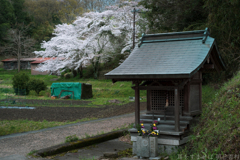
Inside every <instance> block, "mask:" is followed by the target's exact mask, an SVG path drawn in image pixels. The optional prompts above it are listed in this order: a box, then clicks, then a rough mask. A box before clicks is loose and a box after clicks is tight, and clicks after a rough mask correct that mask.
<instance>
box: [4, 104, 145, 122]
mask: <svg viewBox="0 0 240 160" xmlns="http://www.w3.org/2000/svg"><path fill="white" fill-rule="evenodd" d="M146 106H147V104H146V102H141V103H140V109H141V110H146V108H147V107H146ZM134 111H135V106H134V102H131V103H128V104H125V105H109V106H103V107H100V108H90V107H36V109H33V110H32V109H0V120H18V119H28V120H33V121H43V120H47V121H58V122H64V121H75V120H77V119H83V118H106V117H112V116H117V115H122V114H126V113H132V112H134Z"/></svg>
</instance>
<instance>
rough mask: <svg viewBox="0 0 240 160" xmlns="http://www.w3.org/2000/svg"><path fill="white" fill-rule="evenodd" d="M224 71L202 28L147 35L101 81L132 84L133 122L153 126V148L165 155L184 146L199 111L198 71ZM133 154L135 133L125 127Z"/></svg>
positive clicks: (212, 45) (133, 130)
mask: <svg viewBox="0 0 240 160" xmlns="http://www.w3.org/2000/svg"><path fill="white" fill-rule="evenodd" d="M224 69H225V66H224V63H223V61H222V59H221V56H220V53H219V51H218V48H217V44H216V42H215V39H214V38H212V37H210V36H209V31H208V29H206V30H197V31H187V32H173V33H162V34H147V35H143V36H142V38H141V43H140V44H139V45H138V47H136V48H135V49H134V50H133V51H132V53H131V54H130V55H129V57H128V58H127V59H126V60H125V61H124V62H123V63H122V64H121V65H120V66H119V67H117V68H116V69H114V70H112V71H110V72H109V73H107V74H105V77H106V78H107V79H112V81H113V82H114V83H115V82H117V81H132V83H133V84H134V85H135V86H134V87H132V88H133V89H134V90H135V124H136V125H137V124H139V122H140V121H143V123H144V126H148V127H149V128H150V125H151V124H152V122H153V120H156V121H158V120H159V119H160V121H159V122H158V125H157V127H158V129H160V136H159V138H158V145H159V146H160V147H162V148H165V149H166V150H165V151H166V152H170V151H171V148H174V146H180V145H183V144H185V143H186V142H187V140H188V136H189V135H188V134H189V131H190V128H191V123H192V120H193V118H194V116H196V115H199V114H201V112H202V73H204V72H206V71H207V72H209V71H217V72H220V71H222V70H224ZM140 90H147V95H146V97H147V108H146V109H147V112H146V113H145V114H143V115H141V116H140V109H139V108H140V107H139V105H140V102H139V91H140ZM130 132H131V136H132V141H133V142H134V143H133V153H134V152H136V146H135V147H134V145H136V143H135V141H136V136H137V130H136V129H131V130H130Z"/></svg>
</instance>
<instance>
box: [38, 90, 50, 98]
mask: <svg viewBox="0 0 240 160" xmlns="http://www.w3.org/2000/svg"><path fill="white" fill-rule="evenodd" d="M39 96H44V97H50V96H51V90H50V89H47V90H43V91H40V92H39Z"/></svg>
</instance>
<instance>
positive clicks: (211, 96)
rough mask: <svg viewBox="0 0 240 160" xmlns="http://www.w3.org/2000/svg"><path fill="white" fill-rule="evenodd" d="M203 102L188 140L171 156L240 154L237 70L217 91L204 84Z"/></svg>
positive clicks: (239, 103) (238, 80)
mask: <svg viewBox="0 0 240 160" xmlns="http://www.w3.org/2000/svg"><path fill="white" fill-rule="evenodd" d="M203 102H204V103H203V110H202V115H201V116H200V122H199V123H198V124H197V125H196V127H195V128H194V129H193V133H192V137H191V140H190V142H189V143H188V144H187V146H186V148H185V149H183V150H181V151H179V152H178V154H173V155H171V159H176V158H177V157H178V156H179V155H182V157H183V159H186V158H185V156H187V157H188V158H187V159H190V158H191V156H192V157H195V158H193V159H196V158H197V157H198V156H200V157H204V156H209V157H212V158H213V159H217V158H218V157H219V156H223V155H224V154H226V155H228V156H235V155H239V156H240V72H238V74H237V75H235V76H234V77H233V78H232V79H231V80H229V81H228V82H226V83H224V84H223V86H222V87H221V88H220V89H219V90H214V89H213V88H212V87H209V86H205V87H203ZM228 158H229V157H228ZM201 159H203V158H201ZM205 159H209V158H205ZM229 159H231V158H229ZM232 159H235V158H234V157H232Z"/></svg>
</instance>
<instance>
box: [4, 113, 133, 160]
mask: <svg viewBox="0 0 240 160" xmlns="http://www.w3.org/2000/svg"><path fill="white" fill-rule="evenodd" d="M131 123H134V114H133V113H132V114H126V115H122V116H116V117H111V118H104V119H100V120H93V121H88V122H80V123H75V124H70V125H65V126H60V127H53V128H48V129H43V130H39V131H33V132H26V133H21V134H14V135H8V136H1V137H0V160H12V159H16V160H26V159H27V158H26V157H25V156H26V155H27V153H29V152H30V151H32V150H39V149H42V148H46V147H50V146H53V145H57V144H60V143H63V142H64V141H65V138H66V137H67V136H70V135H74V134H76V135H77V136H78V137H79V138H84V137H85V136H86V134H88V135H96V134H97V133H101V132H104V133H106V132H110V131H112V129H116V128H120V127H122V126H123V125H128V124H131Z"/></svg>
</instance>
